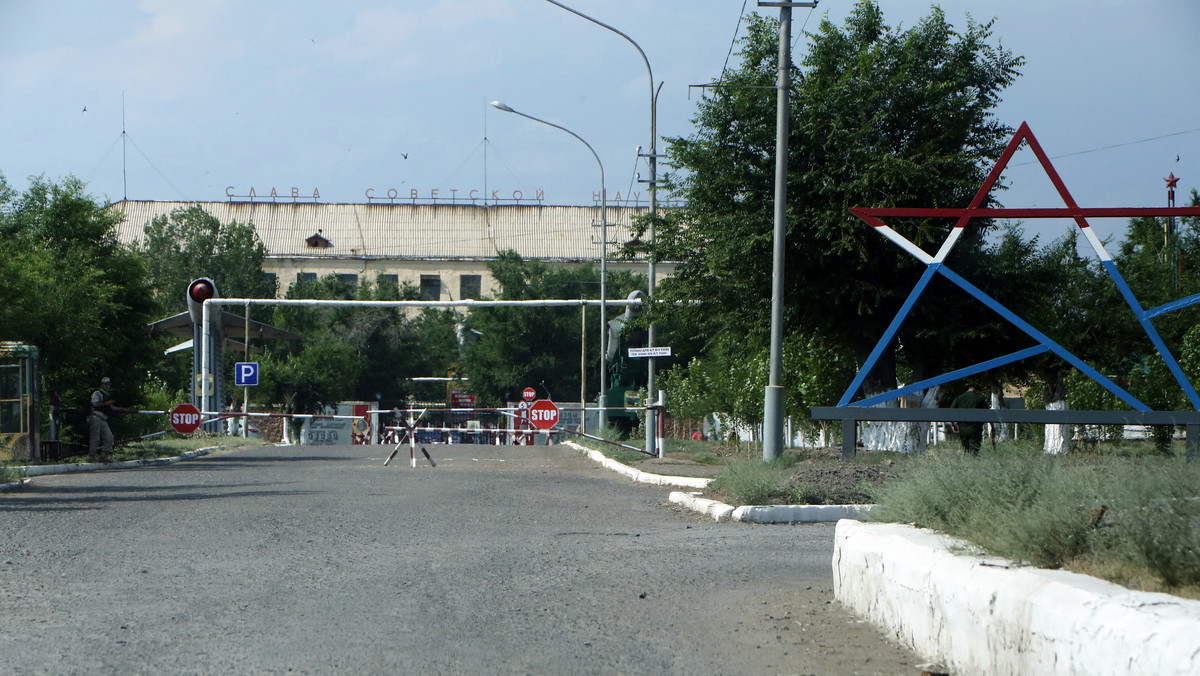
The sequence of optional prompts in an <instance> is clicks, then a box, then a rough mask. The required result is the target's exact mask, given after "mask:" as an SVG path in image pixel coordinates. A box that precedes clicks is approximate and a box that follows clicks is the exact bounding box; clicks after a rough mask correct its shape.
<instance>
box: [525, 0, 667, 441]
mask: <svg viewBox="0 0 1200 676" xmlns="http://www.w3.org/2000/svg"><path fill="white" fill-rule="evenodd" d="M546 1H547V2H549V3H550V4H552V5H556V6H558V7H561V8H562V9H565V10H567V11H568V12H570V13H572V14H574V15H576V16H579V17H582V18H584V19H587V20H588V21H591V22H592V23H594V24H596V25H597V26H601V27H603V28H607V29H608V30H610V31H612V32H614V33H616V34H617V35H620V36H621V37H623V38H625V39H626V40H627V41H628V42H629V44H631V45H633V48H634V49H636V50H638V54H641V56H642V61H643V62H644V63H645V64H646V73H647V74H648V75H649V76H650V154H649V155H647V156H646V157H647V158H648V159H649V161H650V181H649V185H650V218H651V221H650V227H649V229H648V230H647V233H646V234H647V240H648V241H649V242H651V243H653V242H654V220H653V218H654V215H655V214H656V213H658V196H657V193H656V188H657V186H658V155H657V153H656V151H655V147H656V141H657V138H658V132H657V130H656V129H655V127H656V121H657V119H658V113H657V106H656V100H657V98H658V97H657V92H655V90H654V71H653V70H652V69H651V68H650V59H647V58H646V52H644V51H642V47H641V45H639V44H638V43H637V42H635V41H634V39H633V38H631V37H629V36H628V35H626V34H624V33H622V32H621V31H619V30H617V29H616V28H613V27H612V26H610V25H608V24H606V23H604V22H603V21H599V20H597V19H593V18H592V17H590V16H588V15H587V14H584V13H583V12H580V11H579V10H577V9H573V8H571V7H568V6H566V5H564V4H563V3H561V2H558V0H546ZM661 87H662V85H659V88H661ZM647 264H648V267H649V269H648V271H647V272H648V274H649V279H648V281H647V284H646V302H647V303H649V302H650V301H651V300H652V299H653V298H654V284H655V274H656V271H655V269H654V254H653V252H651V253H650V255H648V256H647ZM607 321H608V320H607V316H606V318H605V323H606V324H607ZM654 338H655V331H654V325H653V324H651V325H650V329H649V331H648V332H647V338H646V346H647V347H653V346H654ZM654 367H655V364H654V357H650V358H649V359H648V360H647V365H646V369H647V373H646V397H647V399H653V398H654V390H655V382H654ZM602 415H604V416H607V414H606V413H605V414H602ZM655 418H656V413H655V411H654V410H653V409H646V446H645V448H646V450H647V451H649V450H650V449H652V448H655V445H656V444H655V438H656V437H655V434H654V430H655V429H656V427H657V425H656V423H655ZM604 419H607V418H604ZM603 426H604V425H601V427H603ZM657 447H658V457H660V458H661V457H663V449H662V445H661V444H658V446H657Z"/></svg>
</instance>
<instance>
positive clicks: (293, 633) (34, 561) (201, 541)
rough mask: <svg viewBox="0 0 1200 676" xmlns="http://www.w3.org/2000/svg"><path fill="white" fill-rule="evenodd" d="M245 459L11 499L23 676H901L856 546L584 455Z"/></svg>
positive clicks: (55, 482) (3, 645) (381, 451)
mask: <svg viewBox="0 0 1200 676" xmlns="http://www.w3.org/2000/svg"><path fill="white" fill-rule="evenodd" d="M428 448H429V450H430V453H431V455H432V456H433V459H434V460H435V461H436V462H437V463H438V464H437V467H436V468H434V467H431V466H430V465H429V464H428V463H427V462H425V460H424V458H421V456H420V455H418V457H419V458H421V462H420V463H419V464H418V466H417V468H416V469H412V468H411V467H410V466H409V462H408V457H407V456H408V454H407V452H404V451H402V453H401V455H400V456H399V457H397V458H396V459H395V460H393V461H392V463H391V464H390V465H389V466H387V467H384V466H383V459H384V458H385V457H386V453H387V451H389V450H390V449H388V448H387V447H381V446H374V447H372V446H337V447H334V446H293V447H274V446H263V447H246V448H241V449H236V450H223V451H218V452H216V453H213V454H211V455H208V456H205V457H203V458H199V459H195V460H191V461H186V462H180V463H176V464H173V465H167V466H159V467H151V468H144V469H134V470H118V471H100V472H91V473H83V474H70V475H53V476H42V477H37V478H35V479H34V480H33V481H32V483H31V484H30V485H28V486H26V487H24V488H20V489H17V490H14V491H8V492H4V493H0V532H2V533H3V540H2V544H3V549H2V550H0V589H2V590H3V591H2V594H3V599H4V603H3V612H2V613H0V660H2V664H3V667H2V669H3V671H5V672H7V673H17V674H40V673H46V674H51V673H52V674H71V673H116V672H119V673H123V674H138V673H144V674H150V673H154V674H161V673H266V674H284V673H291V674H304V673H311V674H363V673H424V674H451V673H453V674H508V673H521V674H563V673H572V674H807V673H819V674H852V673H861V674H874V673H879V674H896V673H915V670H914V669H913V665H914V664H916V663H917V662H919V661H921V660H920V659H919V658H918V657H916V656H914V655H912V654H911V653H908V652H907V651H904V650H902V649H900V648H898V647H896V646H894V645H892V644H891V643H889V642H888V641H886V640H884V639H883V638H882V637H881V636H880V635H879V633H878V632H877V631H875V630H874V629H873V628H872V627H871V626H870V625H868V624H865V623H862V622H859V621H856V620H855V619H854V618H853V617H852V616H850V615H849V614H848V613H846V612H845V611H844V610H842V609H841V608H840V607H839V606H838V605H837V604H836V603H834V602H832V574H831V571H830V559H831V554H832V540H833V526H832V525H831V524H822V525H807V526H754V525H748V524H741V523H721V524H718V523H713V522H711V521H706V520H704V519H701V518H699V517H697V516H695V515H693V514H691V513H688V512H684V511H681V510H680V509H678V508H676V507H673V506H671V505H669V503H667V501H666V500H667V489H663V488H658V487H648V486H642V485H637V484H633V483H631V482H629V481H628V480H626V479H624V478H622V477H619V476H617V475H615V474H613V473H611V472H609V471H607V470H603V469H601V468H599V467H598V466H596V465H595V464H593V463H592V462H591V461H589V460H588V459H586V458H585V457H584V456H583V455H582V454H579V453H577V452H574V451H571V450H568V449H567V448H566V447H557V446H556V447H546V446H535V447H512V446H504V447H498V446H429V447H428Z"/></svg>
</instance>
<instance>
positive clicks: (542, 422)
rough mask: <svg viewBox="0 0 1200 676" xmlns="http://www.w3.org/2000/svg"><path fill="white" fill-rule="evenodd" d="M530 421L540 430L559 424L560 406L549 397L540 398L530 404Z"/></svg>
mask: <svg viewBox="0 0 1200 676" xmlns="http://www.w3.org/2000/svg"><path fill="white" fill-rule="evenodd" d="M529 422H530V424H532V425H533V426H534V427H536V428H538V429H539V430H548V429H550V428H551V427H554V426H555V425H557V424H558V406H557V405H556V404H555V403H554V402H552V401H550V400H549V399H538V400H537V401H535V402H533V403H532V404H531V405H530V406H529Z"/></svg>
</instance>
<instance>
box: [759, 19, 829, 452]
mask: <svg viewBox="0 0 1200 676" xmlns="http://www.w3.org/2000/svg"><path fill="white" fill-rule="evenodd" d="M758 6H759V7H778V8H779V76H778V78H777V82H776V93H777V96H776V100H777V103H776V106H777V108H776V111H775V232H774V239H773V249H772V257H771V361H770V374H769V376H768V380H767V389H766V393H765V395H764V397H763V399H764V401H763V461H771V460H774V459H775V458H778V457H779V456H780V455H781V454H782V453H783V449H784V438H783V422H784V408H783V385H781V384H780V383H781V381H782V380H783V252H784V246H783V245H784V240H785V238H786V236H787V173H788V113H789V112H790V110H791V88H792V77H791V65H792V8H793V7H810V8H811V7H816V6H817V3H816V2H791V1H790V0H780V1H770V0H759V2H758Z"/></svg>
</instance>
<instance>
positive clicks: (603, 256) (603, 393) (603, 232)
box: [492, 101, 608, 430]
mask: <svg viewBox="0 0 1200 676" xmlns="http://www.w3.org/2000/svg"><path fill="white" fill-rule="evenodd" d="M492 107H493V108H495V109H497V110H503V111H504V112H506V113H513V114H514V115H520V116H521V117H524V118H528V119H530V120H533V121H534V122H541V123H542V124H544V125H546V126H547V127H554V128H555V129H558V130H560V131H565V132H567V133H568V134H570V135H571V136H574V137H575V139H576V140H578V141H579V142H580V143H582V144H583V145H585V146H587V149H588V150H589V151H591V153H592V157H594V158H596V164H597V165H599V167H600V397H599V399H598V400H597V403H598V404H599V408H600V429H601V430H603V429H604V428H605V427H608V191H607V190H606V189H605V187H604V163H603V162H601V161H600V156H599V155H597V154H596V150H595V148H592V144H590V143H588V142H587V141H585V140H583V137H582V136H580V135H579V134H576V133H575V132H573V131H571V130H570V129H567V128H566V127H563V126H561V125H557V124H554V123H553V122H547V121H545V120H543V119H541V118H538V117H534V116H532V115H528V114H526V113H522V112H521V111H519V110H514V109H513V108H512V107H511V106H508V105H506V104H504V103H501V102H499V101H492Z"/></svg>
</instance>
